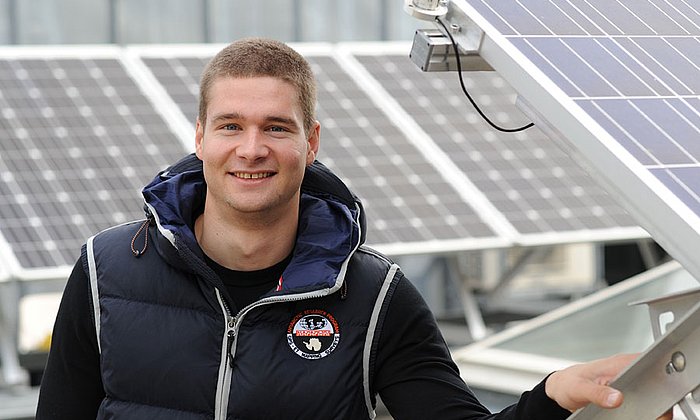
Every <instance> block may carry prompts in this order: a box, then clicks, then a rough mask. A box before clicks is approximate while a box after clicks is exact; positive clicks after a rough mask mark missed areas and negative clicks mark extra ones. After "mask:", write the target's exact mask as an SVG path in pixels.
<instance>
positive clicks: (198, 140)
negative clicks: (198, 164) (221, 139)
mask: <svg viewBox="0 0 700 420" xmlns="http://www.w3.org/2000/svg"><path fill="white" fill-rule="evenodd" d="M203 140H204V124H202V123H201V122H200V121H199V117H197V125H196V127H195V131H194V149H195V154H196V155H197V157H198V158H199V159H200V160H201V159H202V141H203Z"/></svg>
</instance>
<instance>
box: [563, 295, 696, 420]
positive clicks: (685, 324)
mask: <svg viewBox="0 0 700 420" xmlns="http://www.w3.org/2000/svg"><path fill="white" fill-rule="evenodd" d="M698 325H700V302H697V301H696V303H695V305H694V306H693V307H692V309H691V310H690V311H689V313H687V314H686V315H685V316H684V317H683V318H681V319H679V320H678V321H677V322H676V323H673V325H672V327H671V329H669V331H668V332H667V333H666V334H665V335H664V336H663V337H662V338H661V339H659V340H657V341H656V342H655V343H654V344H653V345H652V346H651V347H650V348H649V349H648V350H647V351H646V352H644V353H643V354H642V355H641V356H640V358H639V359H637V360H636V361H635V362H634V363H633V364H632V365H631V366H629V367H628V368H627V370H625V371H624V372H623V373H622V374H621V375H620V376H619V377H618V378H617V379H616V380H614V381H613V382H612V383H611V386H613V387H614V388H616V389H619V390H621V391H622V392H623V394H624V396H625V400H624V402H623V403H622V405H621V406H620V407H618V408H616V409H614V410H606V409H603V408H600V407H598V406H595V405H588V406H586V407H585V408H583V409H581V410H579V411H577V412H576V413H574V414H572V415H571V416H570V417H569V420H594V419H595V420H599V419H600V420H603V419H605V420H629V419H635V420H646V419H648V420H654V419H656V418H658V417H659V416H661V415H662V414H663V413H665V412H666V411H667V410H668V409H670V408H671V407H673V406H674V405H675V404H677V403H679V402H680V401H683V400H684V398H685V397H686V395H688V394H689V393H691V392H693V391H694V390H695V389H696V388H698V385H700V328H698Z"/></svg>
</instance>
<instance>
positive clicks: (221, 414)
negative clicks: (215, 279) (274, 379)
mask: <svg viewBox="0 0 700 420" xmlns="http://www.w3.org/2000/svg"><path fill="white" fill-rule="evenodd" d="M214 290H215V291H216V297H217V299H218V300H219V305H220V306H221V310H222V311H223V313H224V316H225V319H226V328H225V332H224V337H223V343H222V349H221V362H220V365H219V380H218V382H217V386H216V404H215V408H214V420H225V419H226V415H227V413H228V399H229V395H230V393H231V377H232V375H233V359H234V357H235V355H236V344H237V343H238V328H239V327H240V325H241V321H242V320H243V317H244V316H245V315H246V314H247V313H248V312H250V311H251V310H252V309H254V308H257V307H258V306H263V305H269V304H272V303H277V302H293V301H297V300H304V299H313V298H317V297H323V296H326V295H328V294H330V293H331V289H323V290H317V291H313V292H306V293H300V294H296V295H288V296H273V297H269V298H264V299H261V300H259V301H257V302H253V303H251V304H250V305H248V306H246V307H245V308H243V309H241V310H240V312H238V314H237V315H236V316H232V315H231V310H230V309H229V307H228V305H227V304H226V301H225V300H224V299H223V297H222V296H221V293H220V292H219V289H214Z"/></svg>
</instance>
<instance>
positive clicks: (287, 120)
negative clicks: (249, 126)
mask: <svg viewBox="0 0 700 420" xmlns="http://www.w3.org/2000/svg"><path fill="white" fill-rule="evenodd" d="M265 120H266V121H268V122H277V123H281V124H285V125H288V126H292V127H297V122H296V120H294V119H292V118H287V117H280V116H275V115H270V116H268V117H267V118H265Z"/></svg>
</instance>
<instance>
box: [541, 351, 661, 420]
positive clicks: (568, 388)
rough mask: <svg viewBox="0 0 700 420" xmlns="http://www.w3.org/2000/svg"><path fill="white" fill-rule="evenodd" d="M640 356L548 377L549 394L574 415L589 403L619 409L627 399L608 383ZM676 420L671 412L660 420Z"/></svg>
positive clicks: (595, 363)
mask: <svg viewBox="0 0 700 420" xmlns="http://www.w3.org/2000/svg"><path fill="white" fill-rule="evenodd" d="M637 356H638V355H637V354H620V355H617V356H612V357H608V358H605V359H599V360H594V361H592V362H589V363H583V364H579V365H573V366H570V367H568V368H566V369H564V370H560V371H557V372H554V373H553V374H551V375H550V376H549V378H547V382H546V383H545V392H546V393H547V396H548V397H549V398H551V399H553V400H554V401H556V402H557V404H559V405H560V406H561V407H563V408H566V409H567V410H569V411H571V412H573V411H576V410H578V409H579V408H581V407H583V406H585V405H587V404H589V403H593V404H596V405H598V406H600V407H603V408H615V407H619V406H620V404H622V400H623V396H622V393H621V392H620V391H618V390H616V389H614V388H611V387H609V386H608V384H609V383H610V381H612V380H613V379H614V378H615V377H616V376H617V375H618V374H619V373H620V372H622V370H623V369H624V368H625V367H627V365H629V364H630V363H632V361H634V359H636V358H637ZM672 418H673V412H672V410H671V411H669V412H667V413H665V414H664V415H663V416H661V417H659V420H671V419H672Z"/></svg>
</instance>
